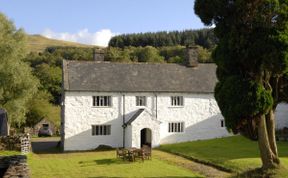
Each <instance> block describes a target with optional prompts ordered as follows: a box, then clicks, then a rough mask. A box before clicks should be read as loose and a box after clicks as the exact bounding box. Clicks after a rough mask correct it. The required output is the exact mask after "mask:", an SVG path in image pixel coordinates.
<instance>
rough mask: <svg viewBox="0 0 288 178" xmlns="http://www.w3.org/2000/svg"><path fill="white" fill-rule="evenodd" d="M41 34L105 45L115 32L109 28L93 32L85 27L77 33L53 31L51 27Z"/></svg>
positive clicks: (53, 37)
mask: <svg viewBox="0 0 288 178" xmlns="http://www.w3.org/2000/svg"><path fill="white" fill-rule="evenodd" d="M41 35H43V36H45V37H47V38H52V39H58V40H65V41H72V42H78V43H83V44H89V45H97V46H103V47H106V46H108V43H109V40H110V39H111V38H112V37H113V36H115V35H117V33H113V32H112V31H111V30H110V29H102V30H99V31H97V32H94V33H91V32H89V30H88V29H86V28H85V29H82V30H80V31H79V32H77V33H67V32H54V31H52V30H51V29H46V30H44V32H43V33H42V34H41Z"/></svg>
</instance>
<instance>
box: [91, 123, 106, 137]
mask: <svg viewBox="0 0 288 178" xmlns="http://www.w3.org/2000/svg"><path fill="white" fill-rule="evenodd" d="M91 134H92V136H107V135H111V125H92V126H91Z"/></svg>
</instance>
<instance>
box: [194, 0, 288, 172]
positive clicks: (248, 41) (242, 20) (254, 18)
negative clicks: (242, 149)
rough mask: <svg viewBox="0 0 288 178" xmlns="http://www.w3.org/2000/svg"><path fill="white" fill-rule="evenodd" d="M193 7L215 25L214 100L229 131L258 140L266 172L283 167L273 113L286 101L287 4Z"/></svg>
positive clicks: (237, 1) (205, 2) (204, 0)
mask: <svg viewBox="0 0 288 178" xmlns="http://www.w3.org/2000/svg"><path fill="white" fill-rule="evenodd" d="M194 9H195V12H196V14H197V15H198V16H199V17H200V19H201V20H202V22H203V23H204V24H205V25H212V24H215V26H216V27H215V35H216V37H218V39H219V43H218V46H217V47H216V49H215V50H214V52H213V59H214V61H215V62H216V65H217V77H218V80H219V82H218V84H217V86H216V88H215V98H216V100H217V103H218V105H219V108H220V110H221V112H222V114H223V116H224V118H225V121H226V123H227V128H228V129H230V130H232V131H233V132H234V133H241V134H242V135H244V136H246V137H248V138H250V139H253V140H258V145H259V150H260V155H261V160H262V169H263V170H266V169H270V168H276V167H279V165H280V161H279V158H278V151H277V145H276V141H275V118H274V112H275V108H276V107H277V104H278V103H279V102H281V101H287V100H286V99H287V98H285V97H284V96H285V93H284V91H285V86H286V85H285V82H286V84H287V78H286V76H287V71H288V1H287V0H228V1H224V0H196V1H195V6H194ZM286 91H287V89H286Z"/></svg>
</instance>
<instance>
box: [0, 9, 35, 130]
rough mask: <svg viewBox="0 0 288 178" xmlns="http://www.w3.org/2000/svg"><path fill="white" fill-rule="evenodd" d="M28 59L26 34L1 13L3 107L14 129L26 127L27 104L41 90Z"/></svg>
mask: <svg viewBox="0 0 288 178" xmlns="http://www.w3.org/2000/svg"><path fill="white" fill-rule="evenodd" d="M25 55H26V51H25V34H24V32H23V31H22V30H17V29H16V28H15V27H14V25H13V24H12V22H10V21H9V20H8V19H7V18H6V16H5V15H3V14H1V13H0V79H1V80H0V107H1V108H4V109H6V110H7V111H8V117H9V118H10V123H11V124H12V125H13V126H20V125H21V124H23V123H25V113H26V112H27V104H28V102H29V100H30V99H31V98H32V96H33V94H34V93H36V92H37V87H38V80H37V79H36V78H35V77H33V75H32V74H31V68H30V67H29V65H27V64H26V63H24V62H23V61H22V59H23V58H24V57H25Z"/></svg>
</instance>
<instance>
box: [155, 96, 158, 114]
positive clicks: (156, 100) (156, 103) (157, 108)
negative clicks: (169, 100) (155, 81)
mask: <svg viewBox="0 0 288 178" xmlns="http://www.w3.org/2000/svg"><path fill="white" fill-rule="evenodd" d="M155 97H156V104H155V106H156V113H155V114H156V119H157V117H158V96H157V94H156V93H155Z"/></svg>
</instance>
